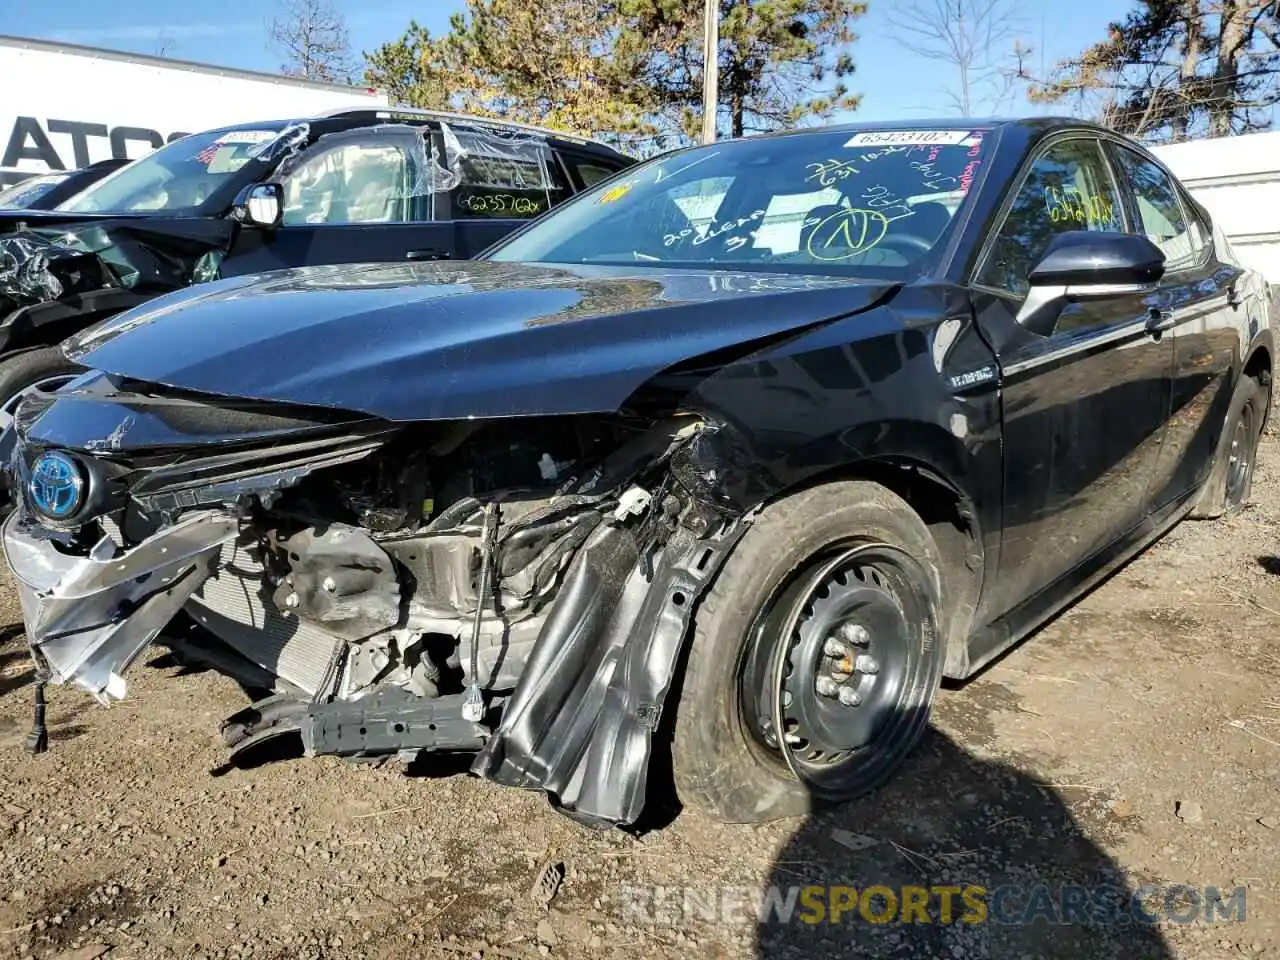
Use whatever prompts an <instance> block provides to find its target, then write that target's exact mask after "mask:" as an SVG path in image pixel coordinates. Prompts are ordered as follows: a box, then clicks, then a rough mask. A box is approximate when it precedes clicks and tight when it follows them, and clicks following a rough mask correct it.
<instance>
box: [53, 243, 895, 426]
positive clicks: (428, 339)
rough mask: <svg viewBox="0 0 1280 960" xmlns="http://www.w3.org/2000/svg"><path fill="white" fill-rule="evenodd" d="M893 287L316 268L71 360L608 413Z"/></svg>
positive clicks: (437, 267)
mask: <svg viewBox="0 0 1280 960" xmlns="http://www.w3.org/2000/svg"><path fill="white" fill-rule="evenodd" d="M895 286H896V285H894V284H889V283H884V282H882V281H871V282H859V281H857V280H853V279H846V278H842V277H831V276H810V275H794V274H781V273H779V274H750V273H732V272H728V271H703V270H672V269H660V268H654V267H643V266H639V267H633V266H631V265H626V266H617V267H614V266H576V265H575V266H569V265H559V264H516V263H499V262H491V261H467V262H454V263H415V264H370V265H361V266H355V267H352V266H341V265H339V266H323V267H304V268H301V269H295V270H285V271H275V272H272V273H268V274H259V275H257V276H249V277H239V278H233V279H228V280H222V281H217V282H214V283H210V284H202V285H200V286H198V287H195V288H192V289H190V290H186V291H181V292H178V293H174V294H169V295H167V296H164V297H161V298H159V299H156V300H153V301H151V302H149V303H147V304H146V305H144V306H142V307H140V308H138V309H135V310H132V311H129V312H127V313H123V314H120V315H118V316H116V317H114V318H112V319H111V320H108V321H106V322H105V323H104V324H101V325H99V326H98V327H95V328H93V329H92V330H89V331H86V332H85V333H83V334H81V335H79V336H78V337H77V338H75V339H74V340H72V341H71V342H69V343H68V345H67V347H66V351H67V354H68V356H69V357H71V358H72V359H74V360H76V361H77V362H79V363H82V364H85V365H86V366H88V367H91V368H94V369H98V370H102V371H105V372H107V373H112V374H117V375H121V376H126V377H129V378H133V379H137V380H142V381H147V382H151V383H156V384H163V385H167V386H170V387H175V388H179V389H183V390H191V391H196V392H200V393H209V394H215V395H222V396H231V397H242V398H248V399H255V400H264V401H272V402H284V403H291V404H301V405H307V406H321V407H330V408H336V409H342V410H348V411H353V412H361V413H366V414H368V415H371V416H375V417H380V418H384V419H387V420H393V421H409V420H434V419H453V418H459V417H502V416H520V415H528V414H541V415H547V414H571V413H607V412H613V411H616V410H617V409H619V407H621V406H622V405H623V404H624V403H625V402H626V400H627V398H628V397H629V396H630V395H631V394H632V393H633V392H634V391H635V390H636V389H637V388H639V387H640V386H642V385H643V384H644V383H645V381H647V380H648V379H650V378H651V377H653V376H654V375H655V374H657V373H659V372H661V371H663V370H665V369H667V368H669V367H671V366H673V365H675V364H678V363H681V362H684V361H688V360H691V359H694V358H697V357H700V356H704V355H707V354H714V353H717V352H719V351H724V350H726V349H729V348H732V347H735V346H738V345H744V344H751V343H753V342H756V341H763V340H767V339H768V338H772V337H776V336H778V335H782V334H786V333H788V332H791V331H798V330H801V329H804V328H806V327H808V326H811V325H813V324H815V323H820V322H823V321H827V320H834V319H837V318H840V317H846V316H849V315H850V314H854V313H858V312H860V311H863V310H866V309H868V308H870V307H872V306H875V305H876V304H877V303H879V302H882V301H883V300H884V299H885V298H886V297H888V296H889V295H891V294H892V292H893V290H894V289H895Z"/></svg>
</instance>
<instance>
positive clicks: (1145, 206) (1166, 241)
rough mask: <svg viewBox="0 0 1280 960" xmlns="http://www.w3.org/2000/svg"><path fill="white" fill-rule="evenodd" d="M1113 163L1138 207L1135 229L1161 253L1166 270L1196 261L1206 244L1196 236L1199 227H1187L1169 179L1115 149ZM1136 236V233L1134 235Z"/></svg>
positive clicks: (1136, 157) (1138, 158)
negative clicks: (1163, 256) (1127, 182)
mask: <svg viewBox="0 0 1280 960" xmlns="http://www.w3.org/2000/svg"><path fill="white" fill-rule="evenodd" d="M1114 149H1115V155H1116V160H1117V161H1118V163H1119V166H1120V169H1121V170H1122V171H1123V175H1124V177H1125V178H1126V179H1127V180H1128V181H1129V187H1130V189H1131V190H1132V191H1133V197H1134V202H1135V205H1136V207H1137V212H1138V220H1139V223H1137V224H1135V227H1136V228H1137V229H1140V230H1141V232H1142V233H1143V234H1144V235H1146V237H1147V239H1148V240H1150V241H1151V242H1152V243H1154V244H1155V245H1156V246H1157V247H1159V248H1160V249H1161V250H1162V251H1164V255H1165V269H1166V270H1176V269H1178V268H1179V267H1185V266H1189V265H1190V264H1192V263H1194V262H1195V261H1196V260H1198V259H1199V256H1200V253H1201V252H1202V251H1203V250H1204V247H1205V244H1204V243H1203V242H1202V241H1201V240H1200V238H1199V237H1198V236H1197V234H1198V232H1199V229H1198V228H1199V224H1191V223H1188V220H1187V216H1186V213H1185V212H1184V211H1183V209H1182V201H1181V200H1179V198H1178V188H1177V187H1175V186H1174V185H1173V181H1172V180H1170V179H1169V175H1168V174H1167V173H1165V172H1164V171H1163V170H1161V169H1160V168H1159V167H1158V166H1156V165H1155V164H1154V163H1152V162H1151V161H1150V160H1148V159H1147V158H1146V157H1143V156H1141V155H1139V154H1137V153H1134V152H1133V151H1132V150H1129V149H1127V148H1125V147H1115V148H1114ZM1135 232H1136V231H1135Z"/></svg>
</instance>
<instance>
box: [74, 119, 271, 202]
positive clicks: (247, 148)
mask: <svg viewBox="0 0 1280 960" xmlns="http://www.w3.org/2000/svg"><path fill="white" fill-rule="evenodd" d="M282 130H283V128H282V127H263V128H261V129H253V130H249V129H241V130H214V131H211V132H209V133H197V134H193V135H191V136H189V137H183V138H182V139H181V140H175V141H174V142H173V143H171V144H169V145H168V146H165V147H161V148H160V149H159V150H156V151H154V152H152V153H149V154H147V155H146V156H145V157H142V158H140V159H138V160H135V161H133V163H130V164H128V165H126V166H123V167H121V168H120V169H119V170H117V171H116V172H115V173H112V174H110V175H108V176H106V177H104V178H103V179H101V180H99V181H98V182H97V183H95V184H93V185H92V186H90V187H88V188H86V189H85V190H84V191H82V192H81V193H78V194H76V195H75V196H74V197H72V198H70V199H69V200H66V201H64V202H63V203H62V204H61V205H60V206H59V207H58V209H59V210H65V211H68V212H70V213H170V214H184V215H185V214H192V213H204V212H208V211H209V210H210V208H216V209H221V208H222V207H225V206H226V205H228V204H230V202H231V200H232V198H233V197H234V196H235V194H236V193H237V192H238V191H239V190H240V188H241V187H243V186H244V185H245V184H246V183H248V182H250V181H251V180H252V179H253V174H254V171H255V170H258V171H260V170H261V169H262V166H263V164H264V163H265V162H266V160H265V159H264V158H266V157H268V156H270V154H271V151H272V150H273V149H274V146H275V144H276V143H277V141H278V138H279V137H280V136H281V133H282ZM255 161H258V162H257V163H255Z"/></svg>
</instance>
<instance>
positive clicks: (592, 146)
mask: <svg viewBox="0 0 1280 960" xmlns="http://www.w3.org/2000/svg"><path fill="white" fill-rule="evenodd" d="M326 121H333V122H344V123H346V124H349V125H350V126H352V127H359V126H373V125H375V124H381V123H405V124H417V125H419V126H430V125H431V124H438V123H440V122H442V121H443V122H446V123H455V124H459V125H462V124H470V125H474V126H479V127H490V128H497V129H500V130H509V131H513V132H514V131H523V132H526V133H536V134H538V135H540V136H543V137H546V139H547V140H549V141H553V142H555V143H557V144H560V145H565V146H573V147H578V148H580V149H585V150H587V151H589V152H592V153H598V154H608V155H610V156H614V157H625V158H626V159H628V160H630V159H631V158H630V157H627V156H626V154H624V153H622V152H621V151H619V150H618V149H617V148H615V147H612V146H610V145H609V144H607V143H605V142H604V141H602V140H595V139H592V138H590V137H579V136H577V135H576V134H572V133H565V132H563V131H560V130H552V129H551V128H549V127H538V126H534V125H532V124H527V123H517V122H516V121H514V120H500V119H495V118H493V117H478V116H471V115H468V114H462V113H447V112H445V111H437V110H417V109H415V108H411V107H350V108H343V109H338V110H331V111H328V112H325V113H318V114H313V115H311V116H306V117H294V118H292V119H280V120H255V121H252V122H248V123H235V124H228V125H227V126H223V127H213V128H211V129H209V130H202V131H200V132H201V133H230V132H233V131H237V130H262V129H277V128H279V129H283V128H284V127H287V126H289V125H291V124H297V123H317V122H320V123H323V122H326Z"/></svg>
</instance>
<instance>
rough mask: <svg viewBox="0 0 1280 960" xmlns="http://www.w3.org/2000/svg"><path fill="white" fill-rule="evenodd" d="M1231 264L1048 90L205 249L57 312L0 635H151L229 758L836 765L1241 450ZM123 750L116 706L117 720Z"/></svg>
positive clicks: (815, 783) (727, 810) (583, 791)
mask: <svg viewBox="0 0 1280 960" xmlns="http://www.w3.org/2000/svg"><path fill="white" fill-rule="evenodd" d="M1273 309H1274V307H1273V305H1272V304H1270V303H1269V302H1268V300H1267V293H1266V287H1265V285H1264V284H1263V283H1262V280H1261V278H1260V277H1259V276H1258V275H1257V274H1255V273H1253V272H1251V271H1250V270H1248V269H1246V268H1245V267H1244V266H1242V265H1241V263H1240V262H1239V261H1238V260H1237V259H1236V258H1235V257H1234V256H1233V254H1232V251H1231V249H1230V248H1229V246H1228V244H1227V243H1226V242H1225V240H1224V238H1223V236H1222V234H1221V232H1220V231H1216V230H1215V229H1214V227H1213V224H1212V222H1211V220H1210V218H1209V216H1208V215H1207V214H1206V212H1205V210H1204V209H1203V208H1202V207H1201V206H1200V205H1199V204H1197V203H1196V202H1195V201H1194V200H1193V199H1192V198H1191V197H1190V196H1189V195H1188V194H1187V192H1186V191H1185V190H1184V189H1183V188H1182V186H1181V185H1180V184H1179V183H1178V182H1177V181H1176V179H1175V178H1174V177H1172V176H1171V175H1170V173H1169V171H1168V170H1166V169H1165V168H1164V167H1163V166H1162V165H1161V164H1160V163H1159V161H1157V160H1156V159H1154V158H1153V157H1152V156H1151V155H1150V154H1149V153H1148V152H1147V151H1145V150H1144V149H1143V148H1142V147H1140V146H1139V145H1137V144H1135V143H1133V142H1131V141H1129V140H1126V139H1124V138H1122V137H1119V136H1117V135H1115V134H1113V133H1110V132H1108V131H1107V130H1104V129H1101V128H1098V127H1094V126H1088V125H1084V124H1081V123H1078V122H1075V121H1066V120H1043V119H1038V120H1034V121H1017V122H999V121H990V122H987V121H940V122H923V123H916V124H912V125H898V126H847V127H833V128H825V129H814V130H806V131H803V132H795V133H787V134H780V135H770V136H760V137H752V138H748V139H742V140H736V141H729V142H723V143H716V144H713V145H707V146H702V147H696V148H691V149H688V150H684V151H681V152H677V153H673V154H669V155H666V156H663V157H661V158H658V159H655V160H653V161H650V162H648V163H646V164H642V165H639V166H635V167H632V168H630V169H628V170H625V171H623V172H622V173H620V174H618V175H616V176H614V177H612V178H610V179H609V180H606V181H604V182H602V183H600V184H599V185H597V186H596V187H594V188H593V189H591V190H589V191H587V192H585V193H583V194H582V195H580V196H579V197H577V198H575V199H573V200H571V201H570V202H568V203H566V204H565V205H564V206H562V207H560V208H559V209H558V210H557V211H555V212H552V213H551V214H549V215H548V216H546V217H543V218H541V219H538V220H536V221H535V222H532V223H530V224H529V225H528V226H526V227H524V228H523V229H521V230H520V231H519V232H517V233H516V234H514V235H511V236H510V237H508V238H507V239H505V240H504V241H502V242H500V243H499V244H498V245H497V246H495V247H493V248H491V249H490V250H488V251H487V252H486V253H485V254H483V255H482V256H481V258H480V259H479V260H475V261H469V262H417V263H398V264H370V265H356V266H352V265H339V266H326V267H315V268H302V269H294V270H287V271H280V272H272V273H265V274H259V275H254V276H242V277H236V278H230V279H224V280H218V281H215V282H212V283H209V284H204V285H201V286H199V287H195V288H192V289H189V290H187V291H184V292H179V293H174V294H169V295H165V296H163V297H161V298H159V299H157V300H154V301H151V302H149V303H148V304H146V305H145V306H142V307H140V308H137V309H134V310H132V311H130V312H127V313H123V314H120V315H118V316H116V317H114V318H112V319H110V320H107V321H105V322H104V323H103V324H101V325H99V326H97V327H95V328H93V329H92V330H89V331H87V332H85V333H83V334H81V335H80V336H79V337H78V338H77V339H76V340H75V341H73V342H71V343H69V345H68V346H67V351H68V355H69V356H70V357H71V358H72V359H73V360H74V361H76V362H77V363H79V364H83V365H84V366H85V367H87V368H88V370H89V372H88V373H86V374H84V375H82V376H80V377H78V378H77V379H76V380H74V381H72V382H71V383H69V384H67V385H65V386H63V387H62V388H61V389H59V390H57V391H56V393H38V394H35V395H33V396H31V397H29V398H28V399H27V400H26V401H25V402H24V403H23V404H22V406H21V407H20V409H19V410H18V413H17V417H16V420H15V430H16V437H15V440H16V442H15V443H14V446H13V455H12V459H11V462H10V463H9V469H10V470H11V471H12V473H13V479H14V482H13V484H12V488H13V489H14V490H16V491H17V496H18V498H19V500H20V502H19V503H18V504H17V509H16V510H15V511H14V512H13V513H12V514H11V515H10V517H9V518H8V520H7V521H6V523H5V527H4V535H3V539H4V548H5V553H6V556H7V558H8V561H9V564H10V565H11V567H12V569H13V572H14V574H15V575H16V579H17V582H18V585H19V590H20V593H21V597H22V607H23V613H24V617H25V620H26V631H27V639H28V642H29V643H30V646H31V651H32V654H33V656H34V658H35V661H36V664H37V667H38V669H39V670H40V671H41V675H42V676H45V677H47V678H48V679H49V680H51V681H52V682H54V683H66V682H72V683H75V684H77V685H79V686H80V687H81V688H83V689H85V690H87V691H89V692H90V693H92V694H93V695H95V696H96V697H98V698H99V699H100V700H102V701H104V702H106V701H110V700H113V699H117V698H119V697H121V696H123V695H124V693H125V680H124V674H125V672H126V670H127V668H128V667H129V666H130V665H131V664H132V663H134V662H135V661H137V660H138V658H139V655H140V653H141V652H142V651H143V649H144V648H146V647H147V645H148V644H150V643H152V642H153V641H159V642H161V643H164V644H167V645H168V646H169V647H171V648H172V649H173V650H174V652H175V654H176V655H177V656H178V657H179V659H181V660H186V661H192V662H197V661H198V662H201V663H204V664H207V665H211V666H213V667H215V668H216V669H218V670H221V671H223V672H224V673H226V674H229V675H230V676H232V677H233V678H235V679H236V680H238V681H239V682H240V684H241V685H242V686H243V687H244V688H245V689H246V690H249V691H255V692H256V693H255V696H257V697H259V699H257V700H256V701H255V702H252V704H251V705H249V706H247V707H246V708H245V709H244V710H243V711H242V712H240V713H238V714H236V715H234V716H232V717H230V718H228V719H227V721H226V722H225V724H224V726H223V734H224V737H225V740H226V743H227V746H228V748H229V749H230V750H231V751H232V753H233V755H234V756H236V757H240V756H244V755H245V754H246V752H247V751H251V750H253V749H255V747H256V746H257V745H258V744H260V743H262V742H263V741H264V740H270V739H274V738H277V737H293V738H298V739H300V742H301V744H302V747H303V750H304V752H305V753H306V754H307V755H316V754H334V755H340V756H345V757H360V758H367V757H377V756H387V757H394V758H398V759H399V760H401V761H405V762H407V761H410V760H415V759H418V760H421V759H424V758H426V759H427V760H428V761H429V757H427V755H429V754H432V753H434V752H441V751H455V752H469V753H473V754H474V755H475V756H474V761H473V763H472V767H471V769H472V770H473V771H474V772H475V773H476V774H478V775H481V776H484V777H487V778H490V779H492V780H494V781H496V782H499V783H502V784H509V785H513V786H520V787H526V788H537V789H540V790H542V791H545V792H546V793H547V794H548V795H549V796H550V797H551V799H552V800H553V802H554V803H555V805H556V806H557V807H558V808H559V809H561V810H563V811H565V812H566V813H568V814H570V815H571V816H574V817H575V818H578V819H580V820H582V821H584V822H587V823H591V824H594V825H603V824H629V823H634V822H635V821H636V820H637V818H638V817H639V816H640V814H641V813H642V810H643V809H644V805H645V802H646V797H647V796H651V795H652V794H653V792H654V790H655V789H657V785H658V778H657V777H655V776H653V775H652V771H654V770H656V769H665V768H666V764H665V763H664V764H662V765H659V764H657V763H656V762H655V761H656V760H657V759H658V758H659V757H662V758H664V759H665V758H666V757H667V756H668V753H669V756H670V760H671V764H670V765H671V767H672V768H673V769H674V774H675V785H676V787H677V790H678V793H679V796H680V798H681V799H682V800H683V801H684V802H685V803H689V804H693V805H697V806H700V807H703V808H705V809H708V810H710V811H711V812H713V813H714V814H715V815H718V816H720V817H722V818H725V819H728V820H734V821H754V820H763V819H768V818H773V817H779V816H785V815H790V814H795V813H798V812H802V811H804V810H807V809H811V808H814V807H817V806H820V805H824V804H830V803H834V802H839V801H842V800H847V799H849V798H852V797H855V796H857V795H859V794H861V793H863V792H865V791H867V790H869V789H871V788H872V787H874V786H875V785H876V784H877V783H878V782H880V781H882V780H883V779H884V778H885V777H887V776H889V775H890V773H891V772H892V771H893V770H894V768H895V766H896V765H897V764H898V762H899V761H900V760H902V758H903V757H904V755H906V754H907V753H908V752H909V751H910V750H911V749H912V747H913V745H914V744H915V743H916V742H917V740H918V739H919V737H920V736H921V733H922V731H923V730H924V729H925V726H926V724H927V722H928V717H929V713H930V709H931V706H932V704H933V702H934V698H935V695H936V693H937V691H938V688H939V684H940V682H941V680H942V678H943V677H951V678H964V677H968V676H970V675H972V674H973V673H974V672H975V671H977V670H979V669H980V668H981V667H982V666H983V665H984V664H986V663H988V662H989V661H990V660H991V659H992V658H993V657H995V656H997V655H998V654H999V653H1000V652H1001V651H1003V650H1005V649H1006V648H1008V647H1009V646H1010V645H1011V644H1013V643H1015V642H1017V641H1018V640H1020V639H1021V638H1023V637H1025V636H1026V635H1027V634H1028V633H1029V632H1031V631H1032V630H1034V629H1035V628H1036V627H1037V625H1039V624H1041V623H1043V622H1044V621H1045V620H1046V619H1047V618H1049V617H1051V616H1053V615H1054V614H1055V612H1057V611H1058V610H1060V609H1062V607H1063V606H1064V605H1066V604H1068V603H1070V602H1072V600H1073V599H1075V598H1077V597H1079V596H1080V595H1081V593H1082V592H1083V591H1085V590H1086V589H1088V588H1089V587H1090V586H1091V585H1093V584H1095V583H1096V582H1098V580H1099V579H1100V578H1103V577H1105V576H1106V575H1108V574H1109V573H1110V572H1111V571H1113V570H1115V569H1116V568H1117V566H1118V565H1120V564H1122V563H1123V562H1125V560H1126V559H1128V558H1129V557H1131V556H1133V555H1134V554H1135V553H1136V552H1137V551H1139V550H1141V549H1142V548H1143V546H1144V545H1146V544H1148V543H1150V542H1151V541H1152V540H1153V539H1154V538H1156V537H1158V536H1160V535H1161V534H1162V533H1163V532H1164V531H1166V530H1168V529H1169V528H1170V526H1172V525H1173V524H1175V523H1177V522H1178V521H1180V520H1181V519H1183V518H1185V517H1216V516H1219V515H1221V514H1222V513H1223V512H1225V511H1228V510H1231V509H1233V508H1236V507H1238V506H1239V505H1240V504H1242V503H1243V502H1245V500H1246V499H1247V497H1248V495H1249V486H1250V478H1251V475H1252V468H1253V457H1254V451H1255V449H1256V445H1257V442H1258V437H1259V434H1260V432H1261V431H1262V428H1263V425H1264V421H1265V420H1266V417H1267V414H1268V410H1269V409H1270V403H1271V382H1272V363H1273V355H1274V345H1273V334H1272V330H1271V325H1270V324H1271V321H1270V313H1271V311H1272V310H1273ZM156 748H157V749H162V747H161V745H160V744H157V745H156Z"/></svg>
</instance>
